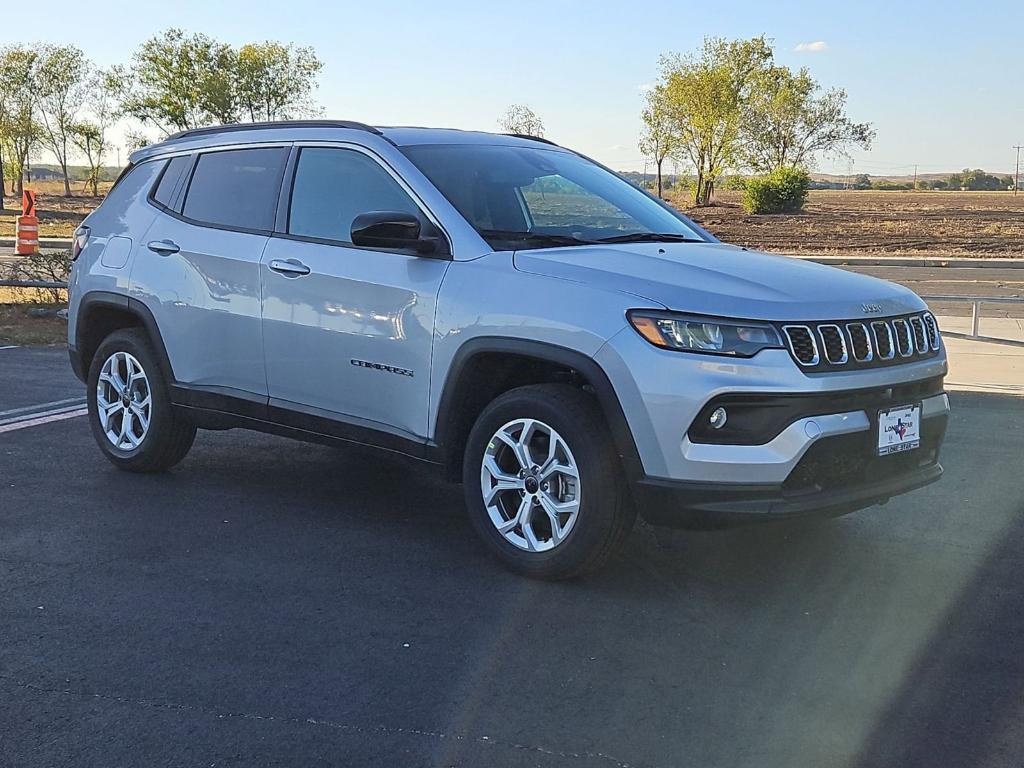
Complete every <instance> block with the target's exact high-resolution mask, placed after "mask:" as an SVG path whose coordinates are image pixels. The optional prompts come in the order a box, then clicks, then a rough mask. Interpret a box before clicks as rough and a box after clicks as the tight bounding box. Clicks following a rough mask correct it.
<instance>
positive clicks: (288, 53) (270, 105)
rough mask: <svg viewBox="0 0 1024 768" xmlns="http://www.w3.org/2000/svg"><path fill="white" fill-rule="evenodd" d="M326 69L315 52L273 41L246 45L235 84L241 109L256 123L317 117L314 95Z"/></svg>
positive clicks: (240, 59)
mask: <svg viewBox="0 0 1024 768" xmlns="http://www.w3.org/2000/svg"><path fill="white" fill-rule="evenodd" d="M323 66H324V65H323V62H322V61H320V59H318V58H317V56H316V52H315V51H314V50H313V49H312V48H308V47H299V48H296V47H295V46H294V45H281V44H280V43H275V42H272V41H267V42H265V43H250V44H248V45H243V46H242V47H241V49H240V50H239V51H238V55H237V63H236V78H235V83H234V86H235V90H236V99H237V102H238V105H239V107H240V109H241V110H242V112H243V114H245V115H246V116H247V117H248V118H249V120H251V121H253V122H256V121H259V120H288V119H291V118H294V117H297V116H300V115H303V114H310V113H313V112H314V111H315V108H314V106H313V103H312V99H311V95H312V93H313V89H314V88H315V87H316V77H317V75H318V74H319V73H320V70H321V69H323Z"/></svg>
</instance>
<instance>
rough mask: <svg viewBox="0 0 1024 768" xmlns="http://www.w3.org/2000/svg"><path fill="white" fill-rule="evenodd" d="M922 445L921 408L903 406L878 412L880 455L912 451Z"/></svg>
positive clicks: (917, 406) (918, 406)
mask: <svg viewBox="0 0 1024 768" xmlns="http://www.w3.org/2000/svg"><path fill="white" fill-rule="evenodd" d="M920 445H921V406H920V405H901V406H900V407H899V408H889V409H887V410H884V411H879V412H878V455H879V456H887V455H889V454H890V453H900V452H902V451H912V450H913V449H914V448H918V447H920Z"/></svg>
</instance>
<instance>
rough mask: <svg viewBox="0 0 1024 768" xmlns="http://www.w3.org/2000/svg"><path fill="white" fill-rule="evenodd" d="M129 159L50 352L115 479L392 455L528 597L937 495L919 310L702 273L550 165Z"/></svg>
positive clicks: (214, 152) (265, 146)
mask: <svg viewBox="0 0 1024 768" xmlns="http://www.w3.org/2000/svg"><path fill="white" fill-rule="evenodd" d="M131 160H132V162H131V165H130V166H129V168H128V169H127V170H126V171H125V173H124V174H123V175H122V177H121V178H120V180H119V181H118V183H117V184H116V185H115V187H114V188H113V189H112V190H111V192H110V194H109V195H108V197H107V199H106V201H105V202H104V203H103V205H101V206H100V207H99V209H97V210H96V211H95V212H93V213H92V214H91V215H90V216H89V217H88V219H86V221H85V222H84V224H83V226H82V227H81V228H80V229H79V230H78V231H77V232H76V238H75V245H74V256H75V261H74V268H73V271H72V277H71V283H70V286H71V288H70V292H71V309H70V323H69V331H68V333H69V344H70V352H71V362H72V365H73V366H74V369H75V372H76V373H77V374H78V376H79V377H80V378H81V379H83V380H84V381H85V382H86V383H87V385H88V396H89V410H90V421H91V424H92V429H93V432H94V433H95V437H96V441H97V443H98V444H99V446H100V448H101V450H102V451H103V452H104V453H105V454H106V456H107V457H108V458H109V459H110V460H111V461H112V462H113V463H114V464H115V465H116V466H118V467H120V468H122V469H126V470H131V471H136V472H153V471H161V470H166V469H168V468H169V467H171V466H173V465H174V464H176V463H177V462H179V461H180V460H181V459H182V458H183V457H184V456H185V454H186V453H187V452H188V450H189V448H190V446H191V445H192V441H193V439H194V438H195V434H196V429H197V428H204V429H226V428H231V427H248V428H251V429H257V430H262V431H266V432H272V433H275V434H280V435H287V436H290V437H296V438H300V439H303V440H313V441H326V442H339V441H340V442H344V443H359V444H364V445H368V446H374V447H377V448H381V449H384V450H387V451H392V452H396V451H397V452H400V453H403V454H407V455H410V456H413V457H415V458H417V459H421V460H423V461H424V462H429V463H431V464H434V465H437V466H438V467H439V468H440V469H441V470H442V471H444V472H445V473H447V475H448V476H449V477H450V478H451V479H453V480H461V481H462V483H463V485H464V487H465V496H466V506H467V508H468V511H469V515H470V518H471V520H472V523H473V525H474V527H475V528H476V530H477V531H478V532H479V534H480V536H481V538H482V539H483V541H484V542H485V543H486V545H487V546H488V547H489V548H490V549H491V550H492V551H493V552H494V553H495V554H496V555H497V556H498V557H500V558H501V559H502V560H503V561H505V563H507V564H508V565H509V566H511V567H512V568H514V569H516V570H518V571H519V572H521V573H525V574H529V575H533V576H541V577H547V578H564V577H569V576H573V575H575V574H578V573H581V572H583V571H586V570H589V569H592V568H594V567H596V566H598V565H600V564H601V563H602V562H604V561H605V560H606V558H607V557H608V556H609V554H610V553H611V552H613V551H614V550H615V547H616V546H617V545H618V544H619V543H620V542H621V541H622V539H623V538H624V537H625V535H626V534H627V532H628V531H629V529H630V527H631V525H632V523H633V521H634V519H635V516H636V513H637V512H639V513H640V514H641V515H643V516H644V517H645V518H646V519H647V520H649V521H650V522H653V523H660V524H675V525H691V526H692V525H703V526H707V525H712V526H714V525H722V524H726V523H732V522H736V521H743V520H767V519H775V518H783V517H790V516H798V515H807V514H815V515H821V514H824V515H838V514H842V513H845V512H850V511H852V510H855V509H858V508H861V507H865V506H868V505H872V504H876V503H879V502H883V501H885V500H887V499H889V498H890V497H892V496H895V495H897V494H900V493H903V492H905V491H909V490H912V489H914V488H918V487H920V486H923V485H925V484H927V483H930V482H932V481H934V480H936V479H938V477H939V475H940V474H941V473H942V467H941V466H940V464H939V446H940V443H941V442H942V438H943V434H944V432H945V427H946V421H947V415H948V412H949V401H948V399H947V397H946V395H945V394H944V392H943V377H944V375H945V373H946V370H947V366H946V357H945V352H944V349H943V344H942V340H941V338H940V335H939V330H938V327H937V325H936V322H935V318H934V317H933V316H932V315H931V314H929V312H928V311H927V307H926V306H925V304H924V303H923V302H922V301H921V299H919V298H918V297H917V296H916V295H915V294H914V293H912V292H911V291H909V290H907V289H906V288H902V287H900V286H897V285H893V284H890V283H887V282H883V281H880V280H876V279H873V278H870V277H864V276H861V275H856V274H852V273H849V272H845V271H840V270H837V269H831V268H828V267H824V266H820V265H817V264H813V263H808V262H805V261H799V260H796V259H791V258H787V257H782V256H772V255H768V254H763V253H755V252H751V251H747V250H746V249H744V248H738V247H735V246H731V245H725V244H723V243H720V242H719V241H718V240H716V239H715V238H714V237H713V236H712V235H710V234H709V233H708V232H706V231H704V230H703V229H701V228H700V227H699V226H698V225H696V224H695V223H693V222H692V221H690V220H688V219H687V218H686V217H684V216H682V215H680V214H679V213H677V212H676V211H674V210H672V209H671V208H669V207H668V206H666V205H664V204H663V203H661V202H660V201H659V200H657V199H656V198H654V197H652V196H650V195H648V194H647V193H646V192H644V191H642V190H640V189H638V188H637V187H635V186H633V185H631V184H629V183H628V182H627V181H625V180H623V179H622V178H621V177H619V176H617V175H616V174H615V173H612V172H611V171H609V170H608V169H606V168H604V167H602V166H601V165H598V164H597V163H595V162H593V161H591V160H589V159H587V158H585V157H582V156H581V155H579V154H577V153H575V152H572V151H570V150H567V149H563V148H561V147H558V146H556V145H554V144H552V143H551V142H548V141H544V140H541V139H537V138H533V137H529V136H505V135H501V136H499V135H492V134H486V133H469V132H463V131H456V130H434V129H424V128H374V127H370V126H367V125H362V124H359V123H351V122H335V121H329V122H328V121H316V122H291V123H274V124H254V125H238V126H225V127H219V128H210V129H200V130H194V131H188V132H185V133H181V134H178V135H176V136H172V137H171V138H169V139H168V140H166V141H164V142H162V143H160V144H157V145H154V146H150V147H147V148H145V149H143V150H140V151H139V152H137V153H135V154H134V155H133V156H132V159H131ZM395 471H396V472H399V471H400V469H398V468H397V467H396V470H395Z"/></svg>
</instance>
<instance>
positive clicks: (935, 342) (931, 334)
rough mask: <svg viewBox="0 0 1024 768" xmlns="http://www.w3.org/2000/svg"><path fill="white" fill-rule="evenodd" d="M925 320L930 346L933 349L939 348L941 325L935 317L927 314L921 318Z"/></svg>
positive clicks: (929, 313)
mask: <svg viewBox="0 0 1024 768" xmlns="http://www.w3.org/2000/svg"><path fill="white" fill-rule="evenodd" d="M921 317H922V318H923V320H924V327H925V330H926V331H927V332H928V344H929V345H930V346H931V348H932V349H938V348H939V324H938V323H937V322H935V316H934V315H933V314H932V313H931V312H926V313H925V314H923V315H922V316H921Z"/></svg>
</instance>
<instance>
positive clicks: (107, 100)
mask: <svg viewBox="0 0 1024 768" xmlns="http://www.w3.org/2000/svg"><path fill="white" fill-rule="evenodd" d="M87 89H88V94H89V95H88V100H89V108H90V109H89V111H90V113H91V114H90V119H86V120H83V121H81V122H79V123H76V124H75V125H73V126H72V130H71V140H72V141H73V142H74V144H75V146H77V147H78V149H79V150H81V151H82V153H83V154H84V155H85V159H86V162H88V163H89V178H88V181H87V184H88V185H89V187H91V189H92V194H93V196H94V197H95V196H97V195H98V194H99V182H100V174H101V172H102V170H103V158H104V156H105V155H106V153H107V151H108V150H109V149H110V139H109V137H108V135H107V134H108V131H109V129H110V126H111V124H112V123H113V122H114V115H115V114H116V107H115V106H114V100H115V95H114V92H113V90H112V84H111V81H110V79H109V77H108V75H107V73H104V72H97V73H96V74H95V75H94V76H93V77H92V78H90V80H89V82H88V84H87Z"/></svg>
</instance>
